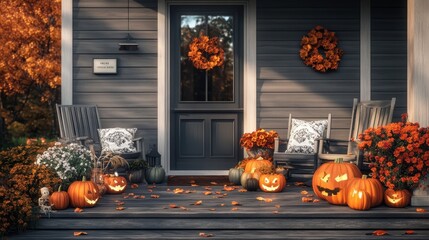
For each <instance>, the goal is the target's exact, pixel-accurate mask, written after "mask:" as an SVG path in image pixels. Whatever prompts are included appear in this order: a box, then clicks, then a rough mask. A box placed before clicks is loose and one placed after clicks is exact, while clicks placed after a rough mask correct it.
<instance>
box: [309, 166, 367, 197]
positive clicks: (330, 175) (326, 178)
mask: <svg viewBox="0 0 429 240" xmlns="http://www.w3.org/2000/svg"><path fill="white" fill-rule="evenodd" d="M361 176H362V173H361V172H360V170H359V168H358V167H357V166H356V165H354V164H353V163H345V162H343V159H342V158H338V159H336V160H335V161H334V162H328V163H324V164H322V165H321V166H320V167H319V168H318V169H317V170H316V172H314V174H313V181H312V184H313V191H314V193H315V194H316V195H317V196H318V197H319V198H321V199H325V200H326V201H328V202H329V203H331V204H336V205H345V204H346V203H347V192H346V190H347V184H348V183H349V180H350V179H353V178H355V177H359V178H360V177H361Z"/></svg>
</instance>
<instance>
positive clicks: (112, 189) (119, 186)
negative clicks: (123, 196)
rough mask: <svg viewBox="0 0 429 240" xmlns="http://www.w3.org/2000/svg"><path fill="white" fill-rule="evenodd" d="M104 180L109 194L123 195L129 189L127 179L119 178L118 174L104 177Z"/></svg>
mask: <svg viewBox="0 0 429 240" xmlns="http://www.w3.org/2000/svg"><path fill="white" fill-rule="evenodd" d="M103 180H104V186H106V192H107V193H113V194H115V193H123V192H124V191H125V189H126V188H127V179H125V178H124V177H122V176H118V173H116V172H115V174H106V175H104V178H103Z"/></svg>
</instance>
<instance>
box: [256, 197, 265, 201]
mask: <svg viewBox="0 0 429 240" xmlns="http://www.w3.org/2000/svg"><path fill="white" fill-rule="evenodd" d="M256 200H258V201H265V198H263V197H257V198H256Z"/></svg>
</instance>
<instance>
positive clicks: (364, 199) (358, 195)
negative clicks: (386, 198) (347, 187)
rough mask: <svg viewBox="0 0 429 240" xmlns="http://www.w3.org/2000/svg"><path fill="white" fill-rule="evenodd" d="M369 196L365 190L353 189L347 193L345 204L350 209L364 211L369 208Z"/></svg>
mask: <svg viewBox="0 0 429 240" xmlns="http://www.w3.org/2000/svg"><path fill="white" fill-rule="evenodd" d="M371 203H372V202H371V196H370V195H369V193H368V192H366V191H365V190H362V189H360V190H356V189H353V190H351V191H349V193H348V194H347V205H348V206H349V207H350V208H351V209H355V210H360V211H365V210H368V209H370V208H371Z"/></svg>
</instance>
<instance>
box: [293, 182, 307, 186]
mask: <svg viewBox="0 0 429 240" xmlns="http://www.w3.org/2000/svg"><path fill="white" fill-rule="evenodd" d="M294 185H295V186H305V183H304V182H295V183H294Z"/></svg>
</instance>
